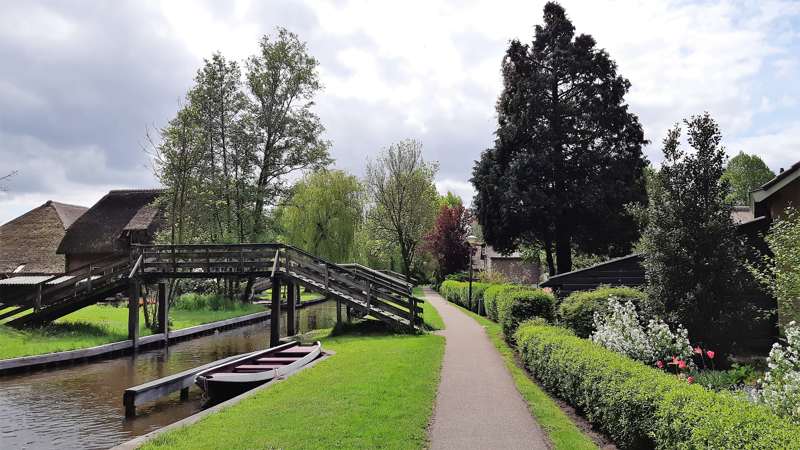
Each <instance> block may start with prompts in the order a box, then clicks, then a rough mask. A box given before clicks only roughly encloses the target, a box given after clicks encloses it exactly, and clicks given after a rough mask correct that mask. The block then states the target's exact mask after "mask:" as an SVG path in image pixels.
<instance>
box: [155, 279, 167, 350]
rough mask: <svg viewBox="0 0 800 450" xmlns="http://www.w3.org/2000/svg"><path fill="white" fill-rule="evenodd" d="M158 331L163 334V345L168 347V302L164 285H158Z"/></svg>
mask: <svg viewBox="0 0 800 450" xmlns="http://www.w3.org/2000/svg"><path fill="white" fill-rule="evenodd" d="M158 331H159V332H160V333H162V334H164V345H169V302H167V285H166V284H164V283H158Z"/></svg>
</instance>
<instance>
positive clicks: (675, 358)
mask: <svg viewBox="0 0 800 450" xmlns="http://www.w3.org/2000/svg"><path fill="white" fill-rule="evenodd" d="M678 361H680V360H679V359H678V357H677V356H673V357H672V362H671V363H670V364H678Z"/></svg>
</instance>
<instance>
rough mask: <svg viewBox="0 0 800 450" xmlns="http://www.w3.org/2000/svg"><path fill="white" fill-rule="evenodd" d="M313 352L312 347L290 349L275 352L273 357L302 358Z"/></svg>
mask: <svg viewBox="0 0 800 450" xmlns="http://www.w3.org/2000/svg"><path fill="white" fill-rule="evenodd" d="M313 350H314V347H292V348H290V349H286V350H283V351H281V352H277V353H275V354H274V355H273V356H278V357H295V358H302V357H303V356H306V355H307V354H309V353H311V352H312V351H313Z"/></svg>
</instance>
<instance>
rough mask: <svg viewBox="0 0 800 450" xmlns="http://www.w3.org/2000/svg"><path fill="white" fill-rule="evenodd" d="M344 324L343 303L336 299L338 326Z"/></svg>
mask: <svg viewBox="0 0 800 450" xmlns="http://www.w3.org/2000/svg"><path fill="white" fill-rule="evenodd" d="M340 323H342V301H341V300H339V297H336V324H337V325H338V324H340Z"/></svg>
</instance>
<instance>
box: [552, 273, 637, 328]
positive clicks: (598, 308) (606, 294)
mask: <svg viewBox="0 0 800 450" xmlns="http://www.w3.org/2000/svg"><path fill="white" fill-rule="evenodd" d="M611 297H616V298H619V299H621V300H623V301H627V300H631V301H633V303H634V304H635V305H637V306H638V305H639V304H641V302H642V301H643V300H644V299H645V293H644V292H642V291H640V290H638V289H634V288H631V287H609V286H600V287H599V288H597V289H594V290H592V291H579V292H573V293H572V294H570V295H569V297H567V298H566V299H564V301H563V302H561V305H559V307H558V318H559V319H561V321H562V322H564V323H565V324H566V325H567V326H569V327H570V328H571V329H572V330H573V331H575V334H577V335H578V336H580V337H583V338H587V337H589V336H590V335H591V334H592V332H593V331H594V313H595V312H599V313H601V314H602V313H604V312H606V310H607V309H608V299H609V298H611Z"/></svg>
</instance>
